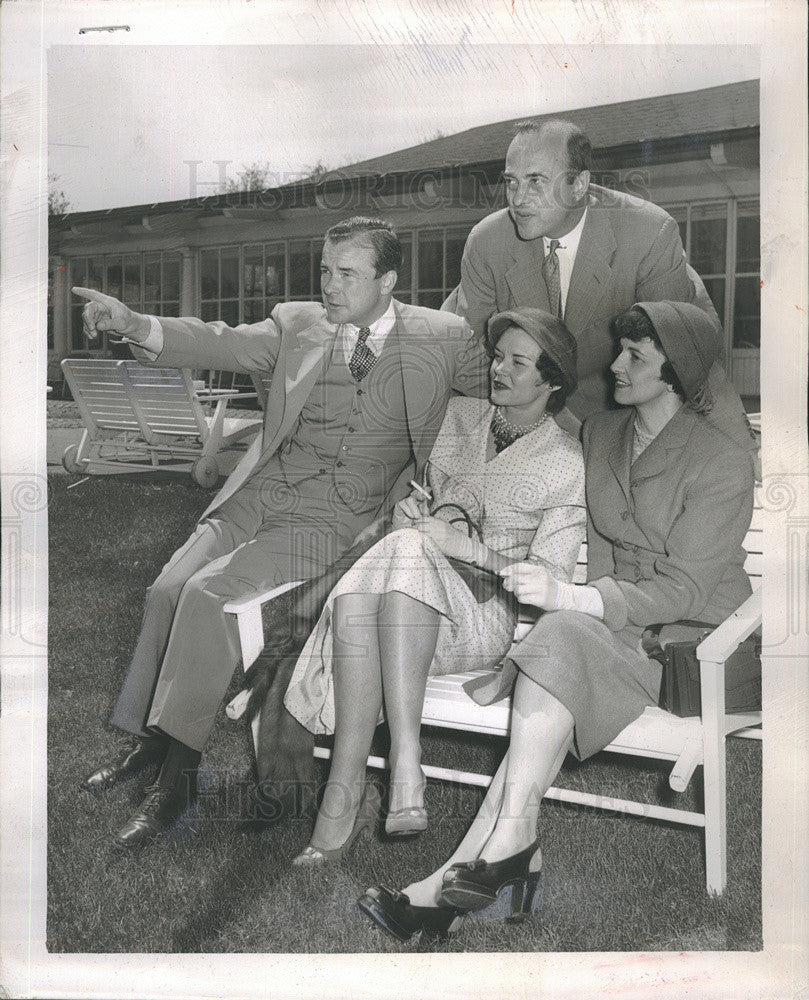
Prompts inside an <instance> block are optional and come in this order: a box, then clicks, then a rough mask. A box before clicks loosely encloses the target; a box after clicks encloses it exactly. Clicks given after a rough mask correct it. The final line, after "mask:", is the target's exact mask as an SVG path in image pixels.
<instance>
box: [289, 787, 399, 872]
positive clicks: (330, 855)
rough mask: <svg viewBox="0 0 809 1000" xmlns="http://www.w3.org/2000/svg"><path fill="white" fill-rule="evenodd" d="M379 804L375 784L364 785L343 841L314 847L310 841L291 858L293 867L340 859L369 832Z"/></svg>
mask: <svg viewBox="0 0 809 1000" xmlns="http://www.w3.org/2000/svg"><path fill="white" fill-rule="evenodd" d="M381 805H382V799H381V796H380V794H379V790H378V789H377V787H376V785H366V786H365V790H364V791H363V793H362V799H361V800H360V807H359V810H358V812H357V818H356V819H355V820H354V826H353V827H352V829H351V833H349V835H348V837H347V838H346V839H345V840H344V841H343V843H342V844H340V846H339V847H316V846H315V845H314V844H313V843H311V842H310V843H309V844H307V845H306V847H304V849H303V850H302V851H301V853H300V854H299V855H298V856H297V857H295V858H293V859H292V864H293V866H294V867H295V868H316V867H318V866H320V865H324V864H331V863H335V862H340V861H342V860H343V859H344V858H345V856H346V854H348V852H349V851H350V850H351V848H352V847H353V846H354V844H355V843H356V842H357V841H358V840H359V838H360V837H362V836H367V835H368V834H370V833H371V831H372V830H373V828H374V824H375V823H376V820H377V816H378V815H379V811H380V808H381Z"/></svg>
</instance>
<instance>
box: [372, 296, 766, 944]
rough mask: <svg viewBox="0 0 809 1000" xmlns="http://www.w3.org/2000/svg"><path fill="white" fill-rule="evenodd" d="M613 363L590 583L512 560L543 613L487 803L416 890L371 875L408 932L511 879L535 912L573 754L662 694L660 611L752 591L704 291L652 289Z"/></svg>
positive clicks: (683, 614) (597, 421)
mask: <svg viewBox="0 0 809 1000" xmlns="http://www.w3.org/2000/svg"><path fill="white" fill-rule="evenodd" d="M615 333H616V336H617V339H618V340H619V342H620V353H619V355H618V358H617V359H616V361H615V362H614V364H613V365H612V372H613V374H614V376H615V390H614V395H615V401H616V402H617V403H619V404H622V406H623V408H622V409H619V410H615V411H610V412H607V413H600V414H596V415H594V416H592V417H591V418H590V419H589V420H588V421H587V422H586V423H585V426H584V455H585V468H586V500H587V508H588V531H587V537H588V559H587V577H588V583H587V584H586V585H583V586H576V585H574V584H568V583H564V582H561V581H558V580H554V579H553V578H552V577H551V576H550V575H549V574H548V573H546V572H545V571H544V570H543V569H542V568H541V567H539V566H531V565H528V564H527V563H520V564H517V565H513V566H510V567H507V568H506V569H505V570H503V571H502V574H501V575H502V577H503V580H504V584H505V587H506V588H507V589H508V590H511V591H512V592H513V593H514V594H516V595H517V597H518V598H519V599H520V600H521V601H523V602H525V603H528V604H533V605H535V606H536V607H538V608H542V609H543V610H544V611H546V612H547V613H546V614H544V615H542V617H541V618H540V619H539V621H538V622H537V624H536V625H535V626H534V627H533V629H532V630H531V632H530V633H529V634H528V635H527V636H526V638H525V639H524V640H523V641H522V642H521V643H520V644H519V646H518V647H516V648H515V649H514V651H513V652H512V653H511V655H510V657H509V658H508V659H507V660H506V661H505V664H504V668H503V671H502V673H501V674H500V675H499V676H498V675H494V681H495V683H494V684H491V685H489V687H490V688H493V689H495V690H487V689H486V687H485V685H484V687H483V688H481V689H479V690H478V691H476V692H475V695H474V696H475V698H476V700H480V701H482V702H486V701H491V700H496V698H497V696H498V694H499V695H500V696H502V695H504V694H505V693H506V692H507V691H508V690H509V688H510V682H511V681H512V680H514V678H515V677H516V683H515V685H514V701H513V711H512V721H511V739H510V744H509V749H508V752H507V754H506V757H505V759H504V760H503V762H502V764H501V765H500V768H499V770H498V771H497V774H496V775H495V777H494V780H493V781H492V784H491V786H490V787H489V791H488V793H487V795H486V799H485V801H484V803H483V806H482V808H481V810H480V812H479V813H478V815H477V817H476V819H475V820H474V821H473V823H472V826H471V828H470V829H469V831H468V833H467V834H466V836H465V837H464V839H463V841H462V842H461V844H460V845H459V847H458V848H457V850H456V851H455V853H454V854H453V855H452V857H451V858H450V859H449V860H448V861H447V862H446V863H445V864H444V865H442V866H441V868H439V869H438V871H436V872H434V873H433V874H432V875H430V876H428V877H427V878H426V879H423V880H422V881H420V882H416V883H414V884H412V885H410V886H408V887H407V888H406V889H404V890H403V892H396V891H394V890H391V889H388V888H387V887H385V886H379V887H375V888H372V889H369V890H368V892H367V893H366V894H365V895H364V896H363V897H362V898H361V899H360V908H361V909H362V910H363V912H365V913H366V914H367V915H369V916H370V917H371V918H372V919H373V920H375V921H376V922H377V923H378V924H379V925H380V926H382V927H383V928H384V929H385V930H387V931H388V932H390V933H392V934H394V935H395V936H396V937H398V938H400V939H401V940H406V939H407V938H409V937H410V936H411V935H412V934H413V933H416V932H418V931H422V930H426V931H428V932H432V933H445V932H446V931H447V930H449V929H450V928H451V925H452V924H453V922H454V920H455V918H456V917H457V916H458V915H459V914H461V913H464V912H467V911H470V910H477V909H481V908H483V907H485V906H488V905H489V904H490V903H492V902H494V901H495V900H496V899H497V897H498V895H499V893H500V892H501V891H504V890H507V889H509V888H510V889H511V890H512V898H511V907H512V912H515V913H519V912H529V911H530V907H531V898H532V895H533V891H534V889H535V887H536V883H537V879H538V876H539V870H540V866H541V861H542V855H541V851H540V845H539V840H538V839H537V823H538V820H539V806H540V801H541V796H542V795H543V794H544V793H545V792H546V791H547V789H548V788H549V787H550V785H551V783H552V781H553V779H554V778H555V776H556V774H557V772H558V771H559V768H560V767H561V765H562V762H563V760H564V758H565V755H566V754H567V753H568V752H572V753H574V754H575V755H576V756H577V757H579V758H580V759H584V758H586V757H589V756H590V755H591V754H594V753H597V752H598V751H599V750H601V749H603V748H604V747H605V746H607V745H608V744H609V743H610V742H611V741H612V740H613V739H614V738H615V737H616V736H617V735H618V734H619V733H620V732H621V730H622V729H624V728H625V727H626V726H627V725H628V724H629V723H630V722H632V721H633V720H634V719H636V718H638V716H640V715H641V714H642V713H643V711H644V709H645V708H646V707H647V706H649V705H654V704H656V702H657V697H658V692H659V687H660V677H661V670H662V668H661V666H660V664H659V663H658V662H657V661H656V660H652V659H649V658H648V657H647V656H646V655H645V653H644V652H643V650H642V649H641V645H640V637H641V633H642V632H643V629H644V628H645V627H647V626H649V625H652V624H655V623H658V622H660V623H665V622H673V621H679V620H682V619H698V620H700V621H705V622H709V623H717V624H718V623H719V622H721V621H722V620H723V619H724V618H726V617H727V616H728V615H729V614H730V613H731V612H733V611H734V610H735V609H736V608H737V607H738V606H739V604H741V603H742V601H744V599H745V598H746V597H747V596H748V595H749V594H750V583H749V581H748V578H747V574H746V572H745V569H744V560H745V552H744V549H743V548H742V543H743V541H744V537H745V534H746V532H747V529H748V527H749V524H750V519H751V516H752V510H753V485H754V483H753V467H752V461H751V458H750V455H749V454H748V453H746V452H744V451H742V450H741V449H740V448H739V447H738V446H737V445H735V444H734V443H733V441H731V440H730V438H728V437H726V436H725V435H724V434H723V433H722V432H721V431H719V430H717V429H716V428H714V427H713V426H712V425H711V424H710V423H708V421H707V420H706V419H705V416H704V414H705V413H706V411H707V410H708V409H709V408H710V405H711V400H710V398H709V395H708V393H707V391H706V388H705V379H706V376H707V373H708V370H709V369H710V367H711V365H712V363H713V361H714V359H715V357H716V351H717V338H716V332H715V329H714V327H713V324H712V323H711V321H710V319H709V318H708V317H707V316H706V315H705V313H703V312H702V311H701V310H700V309H698V308H697V307H695V306H693V305H688V304H684V303H679V302H654V303H638V304H637V305H635V306H633V307H632V308H631V309H630V310H628V311H627V312H625V313H622V314H621V315H620V316H619V317H618V318H617V319H616V321H615Z"/></svg>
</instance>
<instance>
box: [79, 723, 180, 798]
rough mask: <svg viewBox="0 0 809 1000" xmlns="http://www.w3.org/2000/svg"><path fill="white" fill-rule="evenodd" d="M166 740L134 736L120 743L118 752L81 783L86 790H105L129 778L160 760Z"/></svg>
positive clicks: (156, 737) (163, 754)
mask: <svg viewBox="0 0 809 1000" xmlns="http://www.w3.org/2000/svg"><path fill="white" fill-rule="evenodd" d="M165 754H166V740H164V739H161V738H160V737H158V736H149V737H146V738H143V737H140V736H135V737H134V738H133V739H128V740H125V741H124V742H123V743H121V746H120V748H119V750H118V753H117V754H116V755H115V756H114V757H113V758H112V760H110V761H108V762H107V763H106V764H104V765H103V766H102V767H100V768H99V769H98V770H97V771H94V772H93V774H91V775H90V777H89V778H87V779H85V780H84V781H83V782H82V783H81V787H82V788H83V789H84V791H86V792H94V793H97V792H105V791H106V790H107V789H108V788H112V786H113V785H117V784H118V782H119V781H123V780H124V779H125V778H131V777H132V775H133V774H137V773H138V772H139V771H142V770H143V769H144V768H146V767H149V765H150V764H157V763H160V761H162V759H163V757H164V756H165Z"/></svg>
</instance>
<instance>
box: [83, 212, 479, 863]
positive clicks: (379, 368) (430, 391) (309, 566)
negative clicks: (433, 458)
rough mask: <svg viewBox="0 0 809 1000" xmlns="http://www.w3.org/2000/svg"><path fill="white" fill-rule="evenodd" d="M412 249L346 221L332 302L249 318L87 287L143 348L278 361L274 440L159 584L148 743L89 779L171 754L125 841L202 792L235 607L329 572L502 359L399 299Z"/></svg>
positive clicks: (143, 679) (326, 296) (140, 721)
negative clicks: (230, 608)
mask: <svg viewBox="0 0 809 1000" xmlns="http://www.w3.org/2000/svg"><path fill="white" fill-rule="evenodd" d="M401 259H402V253H401V245H400V243H399V240H398V238H397V236H396V234H395V232H394V231H393V229H392V228H391V226H390V225H389V224H388V223H386V222H383V221H381V220H378V219H365V218H354V219H350V220H349V221H347V222H345V223H341V224H338V225H336V226H333V227H332V228H331V229H329V231H328V232H327V233H326V239H325V245H324V247H323V257H322V263H321V268H320V271H321V287H322V297H323V305H320V304H318V303H311V302H292V303H284V304H281V305H278V306H276V308H275V309H274V310H273V312H272V315H271V317H270V318H269V319H267V320H264V321H263V322H261V323H257V324H253V325H242V326H237V327H229V326H227V325H226V324H224V323H222V322H216V323H203V322H202V321H200V320H197V319H187V318H182V319H172V318H160V319H157V318H156V317H153V316H152V317H149V316H142V315H140V314H139V313H134V312H132V311H131V310H130V309H128V308H127V307H126V306H124V305H123V304H122V303H120V302H118V300H117V299H113V298H111V297H109V296H106V295H102V294H101V293H99V292H94V291H92V290H88V289H75V291H76V292H77V293H78V294H81V295H83V296H84V297H86V298H88V299H89V300H90V301H89V302H88V304H87V305H85V307H84V325H85V330H86V331H87V333H88V334H89V335H90V336H95V335H96V333H97V332H98V331H103V330H106V331H111V332H116V333H119V334H121V335H123V336H124V337H125V338H127V339H128V340H129V341H130V342H131V343H132V345H133V351H134V354H135V355H136V357H138V358H139V359H141V360H143V361H146V362H154V363H155V364H159V365H165V366H169V367H180V368H189V367H191V368H214V369H223V370H227V371H237V372H266V371H271V372H272V373H273V378H272V383H271V388H270V391H269V396H268V401H267V406H266V410H265V415H264V426H263V433H262V435H261V436H260V439H258V440H257V441H256V442H254V445H253V446H252V447H251V449H250V450H249V451H248V453H247V454H246V455H245V456H244V458H243V459H242V461H241V462H240V464H239V466H238V467H237V468H236V469H235V470H234V472H233V474H232V475H231V476H230V478H229V479H228V481H227V482H226V483H225V485H224V487H223V489H222V491H221V492H220V493H219V494H218V496H217V497H216V498H215V499H214V501H213V503H212V504H211V505H210V507H209V508H208V509H207V511H206V512H205V514H204V515H203V517H202V519H201V521H200V522H199V524H198V525H197V528H196V530H195V531H194V533H193V535H192V536H191V538H190V539H189V540H188V542H186V544H185V545H184V546H183V547H182V548H180V549H179V550H178V551H177V552H176V553H175V554H174V555H173V556H172V558H171V559H170V560H169V562H168V563H167V565H166V566H165V567H164V569H163V571H162V572H161V574H160V576H159V577H158V579H157V581H156V582H155V583H154V584H153V586H152V587H151V588H150V590H149V592H148V596H147V602H146V610H145V614H144V619H143V624H142V627H141V632H140V636H139V639H138V643H137V646H136V649H135V653H134V655H133V658H132V662H131V665H130V668H129V672H128V674H127V677H126V680H125V682H124V685H123V688H122V690H121V694H120V696H119V698H118V702H117V704H116V706H115V710H114V712H113V715H112V720H111V721H112V723H113V724H114V725H115V726H117V727H118V728H120V729H123V730H125V731H126V732H128V733H131V734H133V735H134V737H135V742H134V744H132V743H129V744H128V745H127V746H126V747H124V748H123V749H122V751H121V753H120V754H119V755H118V756H117V757H116V758H115V759H114V760H113V761H111V762H110V763H108V764H106V765H105V766H104V767H102V768H101V769H100V770H98V771H97V772H96V773H94V774H93V775H91V776H90V778H89V779H88V780H87V782H86V783H85V787H86V788H88V789H89V790H92V791H98V790H101V789H104V788H108V787H110V786H112V785H113V784H115V783H116V782H117V781H118V780H120V779H121V778H122V777H125V776H127V775H129V774H132V773H134V772H136V771H138V770H140V769H141V768H143V767H145V766H146V765H148V764H150V763H154V762H157V763H160V764H162V766H161V770H160V774H159V776H158V779H157V783H156V784H155V785H153V786H152V787H151V788H150V789H149V790H148V794H147V796H146V798H145V799H144V801H143V802H142V803H141V806H140V808H139V810H138V811H137V812H136V813H135V814H134V815H133V816H132V817H131V818H130V820H129V822H128V823H127V824H126V825H125V826H124V827H123V828H122V829H121V830H120V831H119V833H118V836H117V838H116V845H117V846H118V847H120V848H131V847H134V846H137V845H138V844H140V843H142V842H144V841H145V840H147V839H149V838H151V837H153V836H154V835H156V834H158V833H160V832H161V831H162V830H163V829H164V828H165V826H166V825H167V824H168V823H169V822H171V821H173V820H174V819H175V818H176V817H177V816H178V815H179V814H180V813H181V812H182V811H183V809H184V808H185V806H186V805H187V804H188V802H189V799H190V798H191V797H193V791H194V787H195V786H194V779H195V774H196V768H197V766H198V764H199V760H200V754H201V751H202V749H203V747H204V745H205V742H206V740H207V738H208V735H209V733H210V731H211V728H212V726H213V722H214V717H215V715H216V711H217V708H218V706H219V704H220V702H221V700H222V697H223V695H224V693H225V690H226V688H227V686H228V684H229V682H230V679H231V677H232V675H233V671H234V669H235V668H236V666H237V664H238V661H239V643H238V636H237V628H236V624H235V621H234V620H233V616H232V615H227V614H225V613H224V612H223V610H222V607H223V605H224V604H226V603H227V602H228V601H231V600H233V599H234V598H237V597H241V596H246V595H247V594H250V593H255V592H257V591H258V590H264V589H267V588H269V587H272V586H275V585H277V584H280V583H283V582H287V581H289V580H299V579H304V578H310V577H313V576H315V575H317V574H319V573H320V572H322V571H323V570H324V569H325V568H326V567H328V566H329V565H330V564H331V563H332V562H333V561H334V560H335V559H337V558H338V557H339V556H340V555H342V554H343V553H344V552H345V551H346V550H347V549H348V548H349V547H350V546H351V544H352V542H353V541H354V539H355V537H356V536H357V535H358V534H359V533H360V532H361V531H362V530H363V529H365V528H366V527H368V525H370V524H371V522H372V521H374V520H375V519H376V518H377V517H378V516H379V515H380V514H383V513H385V512H386V511H387V510H389V509H390V507H391V506H392V505H393V504H394V503H395V502H396V501H397V500H399V499H401V498H402V497H403V496H404V495H405V494H406V493H407V492H408V490H407V487H406V484H407V483H408V481H409V479H411V478H412V477H413V476H414V475H415V474H416V470H417V469H418V468H419V467H421V466H423V464H424V462H425V461H426V460H427V457H428V455H429V454H430V450H431V449H432V445H433V442H434V440H435V437H436V434H437V433H438V429H439V427H440V425H441V421H442V419H443V416H444V411H445V409H446V405H447V401H448V399H449V396H450V392H451V390H452V389H456V390H458V391H461V392H464V393H467V394H471V395H478V396H484V395H486V393H487V391H488V356H487V354H486V351H485V348H484V345H483V343H482V341H481V340H480V339H479V338H478V337H476V336H475V334H474V333H473V332H472V331H471V330H470V329H469V327H468V325H467V324H466V323H465V322H463V320H460V319H459V318H458V317H457V316H452V315H451V314H449V313H446V312H438V311H436V310H433V309H425V308H421V307H418V306H411V305H405V304H402V303H399V302H396V301H395V300H394V299H393V298H392V293H393V288H394V285H395V283H396V277H397V269H398V268H399V266H400V264H401Z"/></svg>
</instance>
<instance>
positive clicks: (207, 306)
mask: <svg viewBox="0 0 809 1000" xmlns="http://www.w3.org/2000/svg"><path fill="white" fill-rule="evenodd" d="M200 312H201V313H202V316H201V317H200V319H201V320H203V322H205V323H211V322H213V320H215V319H219V303H218V302H203V303H202V309H201V310H200Z"/></svg>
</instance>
